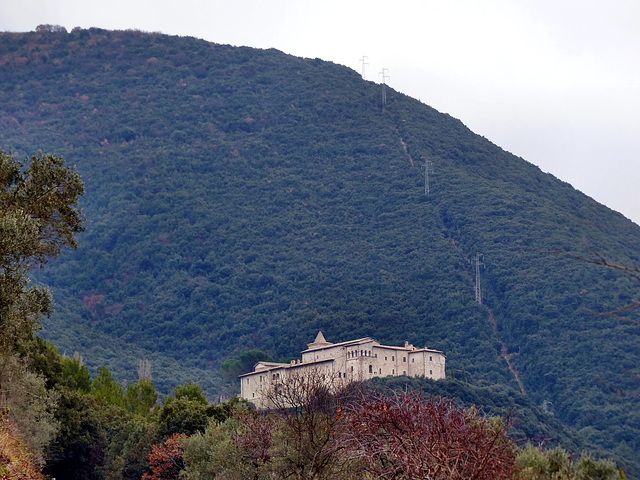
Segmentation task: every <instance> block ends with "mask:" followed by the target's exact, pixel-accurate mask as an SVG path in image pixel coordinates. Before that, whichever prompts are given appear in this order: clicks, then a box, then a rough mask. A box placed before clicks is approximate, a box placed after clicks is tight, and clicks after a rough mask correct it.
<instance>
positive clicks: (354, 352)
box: [347, 350, 378, 358]
mask: <svg viewBox="0 0 640 480" xmlns="http://www.w3.org/2000/svg"><path fill="white" fill-rule="evenodd" d="M357 356H358V350H351V351H348V352H347V358H355V357H357ZM360 356H361V357H372V356H374V355H372V354H371V352H370V351H369V350H360ZM377 356H378V354H376V355H375V357H377Z"/></svg>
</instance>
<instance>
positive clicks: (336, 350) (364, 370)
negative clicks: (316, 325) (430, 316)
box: [240, 332, 445, 408]
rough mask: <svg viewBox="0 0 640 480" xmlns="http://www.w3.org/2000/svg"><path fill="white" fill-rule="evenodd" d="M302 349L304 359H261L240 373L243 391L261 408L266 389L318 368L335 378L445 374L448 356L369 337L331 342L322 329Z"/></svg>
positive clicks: (427, 376) (357, 379)
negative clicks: (289, 361)
mask: <svg viewBox="0 0 640 480" xmlns="http://www.w3.org/2000/svg"><path fill="white" fill-rule="evenodd" d="M308 347H309V348H308V349H307V350H304V351H303V352H302V359H301V360H294V361H292V362H291V363H275V362H258V363H257V364H256V365H255V367H254V371H253V372H250V373H246V374H244V375H241V376H240V392H241V393H240V395H241V397H242V398H244V399H246V400H248V401H250V402H253V403H254V404H255V405H256V406H257V407H258V408H261V407H263V406H264V393H265V392H266V391H268V390H269V388H270V387H271V386H272V385H273V384H274V383H277V382H282V381H286V379H287V377H290V376H292V375H298V376H300V375H303V376H304V375H305V372H311V371H313V372H316V373H318V372H319V373H321V374H323V375H327V378H331V379H332V381H334V382H335V381H337V382H351V381H362V380H368V379H370V378H373V377H388V376H400V375H407V376H410V377H426V378H433V379H436V380H438V379H441V378H445V370H444V368H445V356H444V354H443V353H442V352H440V351H438V350H431V349H429V348H426V347H425V348H416V347H414V346H413V345H410V344H409V343H408V342H407V343H405V345H404V347H393V346H388V345H381V344H380V342H378V341H376V340H374V339H373V338H370V337H366V338H361V339H358V340H351V341H349V342H341V343H330V342H327V341H326V340H325V338H324V335H322V332H319V333H318V336H317V337H316V339H315V341H314V342H313V343H310V344H308Z"/></svg>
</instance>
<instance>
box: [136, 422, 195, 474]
mask: <svg viewBox="0 0 640 480" xmlns="http://www.w3.org/2000/svg"><path fill="white" fill-rule="evenodd" d="M185 438H187V436H186V435H184V434H180V433H176V434H175V435H173V436H172V437H170V438H168V439H167V441H166V442H164V443H161V444H156V445H154V446H153V447H152V451H151V453H150V454H149V455H148V456H147V458H148V460H149V467H150V468H151V474H148V473H145V474H144V475H143V476H142V480H178V479H179V478H180V471H181V470H184V458H183V455H184V450H183V448H182V440H184V439H185Z"/></svg>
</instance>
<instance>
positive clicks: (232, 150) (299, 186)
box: [0, 29, 640, 461]
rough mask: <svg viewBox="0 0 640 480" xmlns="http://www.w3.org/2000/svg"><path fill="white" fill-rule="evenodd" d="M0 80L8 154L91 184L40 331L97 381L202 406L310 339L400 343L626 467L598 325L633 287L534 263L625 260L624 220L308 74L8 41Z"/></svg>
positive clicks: (2, 40)
mask: <svg viewBox="0 0 640 480" xmlns="http://www.w3.org/2000/svg"><path fill="white" fill-rule="evenodd" d="M0 72H1V75H0V125H1V126H2V127H1V128H0V146H2V148H4V149H5V150H8V151H11V152H14V153H15V154H16V156H17V158H22V157H25V156H26V155H28V154H31V153H32V152H35V151H37V150H38V149H42V150H43V151H46V152H55V153H57V154H60V155H62V156H63V157H64V158H65V159H66V161H67V162H69V163H71V164H75V165H76V166H77V171H78V173H79V174H80V175H81V177H82V179H83V181H84V184H85V188H86V194H85V196H84V197H83V198H82V199H81V202H80V205H81V207H82V208H83V212H84V215H85V216H86V218H87V221H86V222H85V225H84V226H85V232H83V233H82V234H81V235H80V236H78V249H77V250H76V251H73V252H66V253H65V254H64V255H63V256H62V257H61V258H60V259H59V260H58V261H57V262H56V263H55V264H51V265H48V267H47V269H46V270H44V271H43V272H39V273H38V274H37V275H35V277H34V279H35V281H37V282H42V283H44V284H46V285H49V286H51V288H52V290H53V293H54V298H55V302H56V305H55V312H54V313H53V315H52V316H51V318H50V319H49V320H47V321H46V322H45V329H44V331H43V332H42V336H43V337H45V338H47V339H49V340H51V341H53V342H54V343H55V344H56V345H57V346H58V348H59V349H60V350H61V351H62V352H64V353H66V354H67V355H69V356H72V355H73V354H74V353H75V352H78V354H79V355H81V356H82V357H83V358H84V361H85V363H86V364H87V365H88V367H89V368H90V371H91V373H92V374H93V375H96V374H97V373H98V369H99V367H100V366H102V365H107V366H108V368H109V369H110V370H111V371H113V372H115V374H116V376H117V378H118V379H120V380H126V381H128V382H129V383H134V382H135V381H136V380H137V376H136V370H137V365H138V362H139V360H141V359H147V360H149V361H150V363H151V371H152V376H153V379H154V383H155V385H156V387H157V388H158V389H159V391H160V392H162V393H167V392H170V391H172V390H173V387H174V386H175V385H176V384H185V383H187V382H188V381H189V380H195V381H198V382H201V384H202V386H203V388H204V389H205V392H206V393H207V395H209V397H210V398H215V396H216V395H218V394H222V395H228V394H232V393H233V392H234V391H235V390H234V389H235V388H236V387H235V386H234V385H233V383H230V382H228V381H226V380H224V379H223V378H222V377H221V376H220V375H219V373H218V372H219V368H220V366H221V364H222V363H223V362H224V361H226V360H229V359H234V358H236V357H238V356H239V355H241V354H242V353H243V352H245V351H247V350H252V349H259V350H262V351H264V352H266V353H267V354H269V355H270V356H271V357H273V358H276V359H282V360H286V359H288V358H293V357H296V356H297V355H298V354H299V352H300V350H302V349H304V348H305V345H306V343H308V342H310V341H312V340H313V338H314V336H315V334H316V333H317V331H318V330H320V329H321V330H322V331H323V332H324V333H325V335H326V337H327V339H328V340H330V341H336V342H337V341H344V340H349V339H353V338H358V337H364V336H372V337H374V338H376V340H379V341H381V342H384V343H387V344H401V343H402V342H404V341H405V340H408V341H410V342H412V343H413V344H415V345H419V346H423V345H427V346H429V347H431V348H436V349H438V350H443V351H444V352H445V354H446V355H447V368H448V374H449V375H450V376H452V377H454V378H457V379H462V380H464V381H465V382H471V383H473V382H486V383H487V384H495V385H500V386H504V388H507V389H512V390H517V391H520V393H522V394H523V395H525V397H526V398H527V399H528V400H529V401H531V402H532V403H533V404H536V405H539V406H544V408H545V409H546V410H547V411H548V412H549V413H550V414H552V415H553V416H554V417H555V418H556V419H557V420H558V421H560V422H562V423H563V424H565V425H569V426H571V427H573V428H574V429H575V431H576V432H577V433H576V435H578V436H579V437H580V438H581V439H583V440H584V441H585V442H588V443H591V444H594V445H597V446H599V447H601V448H605V449H608V450H609V451H612V452H615V454H616V455H618V456H619V458H621V459H624V461H631V460H633V459H635V458H636V457H637V456H638V452H640V440H639V439H640V422H638V412H640V408H639V407H640V404H639V401H640V400H639V399H638V397H637V396H636V395H633V393H634V392H635V391H636V390H637V387H638V385H637V383H638V380H637V378H636V376H635V375H636V374H637V373H638V371H637V363H638V362H637V356H638V353H639V349H638V333H639V331H640V330H639V329H638V326H637V325H636V324H634V323H633V322H629V321H625V320H623V319H621V318H619V317H616V316H611V315H608V316H607V315H597V314H596V313H603V312H609V311H614V310H617V309H619V308H621V307H623V306H625V305H627V304H628V303H629V302H632V301H633V300H635V299H636V298H637V290H638V284H637V281H635V280H634V279H633V278H632V277H629V276H625V275H624V274H623V273H619V272H616V271H614V270H612V269H607V268H602V267H599V266H597V265H590V264H588V263H585V262H580V261H577V260H575V259H572V258H569V257H567V256H563V255H554V254H550V253H547V252H549V251H556V250H566V251H571V252H575V253H578V254H581V255H584V256H591V255H592V252H597V253H598V254H600V255H603V256H604V257H605V258H607V259H610V260H612V261H616V262H620V263H624V264H628V265H635V264H637V262H638V252H640V248H639V247H640V227H638V226H637V225H635V224H633V223H632V222H631V221H629V220H627V219H626V218H624V217H623V216H622V215H620V214H618V213H616V212H613V211H611V210H610V209H608V208H606V207H604V206H602V205H599V204H598V203H596V202H595V201H593V200H592V199H590V198H588V197H587V196H585V195H584V194H582V193H580V192H578V191H576V190H575V189H573V188H572V187H571V186H570V185H568V184H566V183H564V182H562V181H560V180H558V179H556V178H554V177H553V176H551V175H549V174H545V173H543V172H541V171H540V170H539V169H538V168H537V167H535V166H533V165H531V164H529V163H527V162H526V161H525V160H523V159H520V158H518V157H516V156H514V155H512V154H510V153H508V152H505V151H503V150H502V149H500V148H499V147H497V146H496V145H494V144H492V143H491V142H490V141H488V140H487V139H485V138H482V137H480V136H478V135H475V134H474V133H473V132H471V131H470V130H469V129H467V128H466V127H465V126H464V125H463V124H462V123H461V122H460V121H459V120H456V119H454V118H452V117H450V116H448V115H445V114H441V113H439V112H437V111H435V110H434V109H432V108H430V107H429V106H427V105H425V104H423V103H421V102H419V101H417V100H415V99H412V98H409V97H407V96H405V95H403V94H401V93H399V92H395V91H393V90H391V89H387V104H386V106H384V108H382V106H381V105H380V86H379V85H377V84H375V83H373V82H367V81H364V80H363V79H362V78H361V77H360V76H359V75H358V74H357V73H356V72H354V71H353V70H350V69H348V68H346V67H342V66H339V65H335V64H332V63H330V62H325V61H322V60H320V59H303V58H296V57H292V56H289V55H285V54H283V53H281V52H278V51H275V50H256V49H250V48H237V47H231V46H225V45H217V44H212V43H208V42H205V41H201V40H197V39H193V38H181V37H170V36H165V35H160V34H147V33H142V32H136V31H125V32H122V31H120V32H110V31H105V30H100V29H89V30H81V29H76V30H74V31H72V32H69V33H67V32H65V31H59V30H58V29H39V30H38V31H37V32H31V33H4V34H2V35H0ZM541 141H543V139H541ZM425 159H426V160H428V161H430V162H431V163H432V167H430V177H429V186H430V188H429V195H425V188H424V181H425V175H424V170H423V168H422V166H423V164H424V162H425ZM478 253H481V254H482V255H483V263H484V268H483V269H482V270H481V275H482V294H483V302H482V304H479V303H477V302H476V301H475V295H474V286H475V283H474V282H475V260H476V255H477V254H478ZM594 312H595V313H594ZM632 313H633V312H632ZM516 373H517V378H516V375H515V374H516Z"/></svg>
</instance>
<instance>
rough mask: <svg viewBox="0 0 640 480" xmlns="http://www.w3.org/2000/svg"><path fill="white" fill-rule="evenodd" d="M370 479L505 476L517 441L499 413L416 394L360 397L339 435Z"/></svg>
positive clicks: (491, 479)
mask: <svg viewBox="0 0 640 480" xmlns="http://www.w3.org/2000/svg"><path fill="white" fill-rule="evenodd" d="M342 441H343V442H344V447H345V449H346V450H347V451H348V452H349V454H350V455H353V456H354V457H355V458H357V459H360V460H362V461H363V462H364V464H365V470H366V472H368V473H369V474H370V475H371V476H372V477H373V478H385V479H403V480H404V479H423V478H429V479H431V480H467V479H476V480H501V479H504V480H507V479H509V478H511V475H512V472H513V468H514V461H515V457H516V450H517V449H516V446H515V444H514V443H513V442H512V441H511V440H510V439H509V438H508V437H507V431H506V428H505V425H504V423H503V421H502V420H501V419H498V418H489V419H486V418H483V417H481V416H480V414H479V412H478V411H477V410H473V409H472V410H462V409H460V408H458V407H455V406H454V405H452V404H451V403H448V402H444V401H438V400H433V399H430V400H424V399H422V398H421V397H419V396H418V395H415V394H402V395H395V396H383V395H380V394H376V395H373V396H370V397H365V398H363V399H362V401H361V402H358V403H357V404H355V405H354V406H353V407H351V409H350V411H349V426H348V428H346V429H345V432H344V437H343V440H342Z"/></svg>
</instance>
